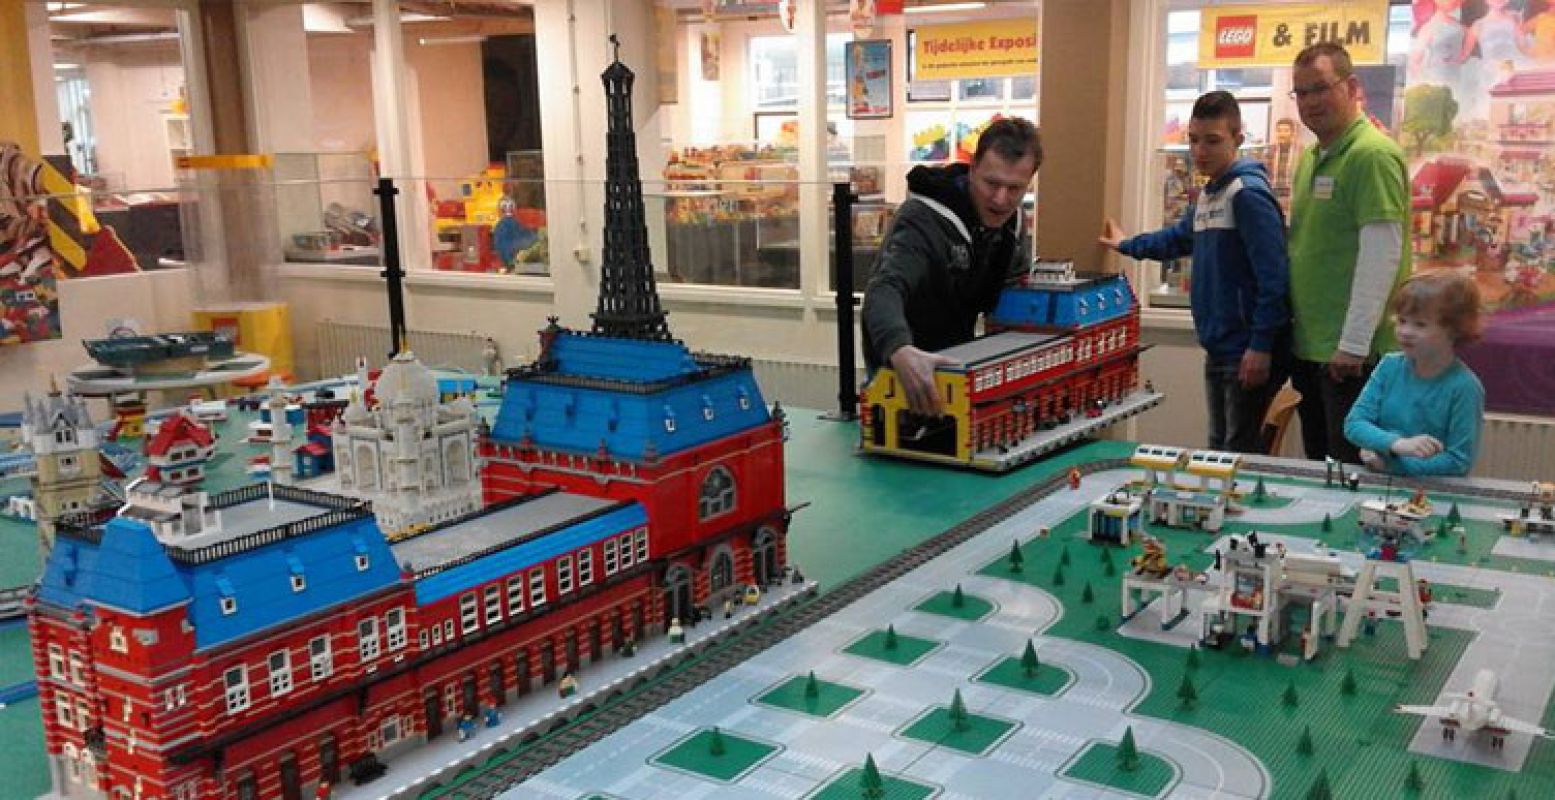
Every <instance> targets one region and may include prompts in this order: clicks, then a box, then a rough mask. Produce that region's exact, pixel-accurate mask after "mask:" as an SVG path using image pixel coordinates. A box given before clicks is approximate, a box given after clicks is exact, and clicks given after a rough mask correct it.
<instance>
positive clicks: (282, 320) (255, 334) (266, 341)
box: [193, 302, 296, 390]
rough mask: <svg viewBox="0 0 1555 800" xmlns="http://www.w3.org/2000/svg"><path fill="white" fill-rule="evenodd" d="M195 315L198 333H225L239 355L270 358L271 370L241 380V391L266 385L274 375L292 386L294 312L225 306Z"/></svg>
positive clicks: (275, 306) (259, 305)
mask: <svg viewBox="0 0 1555 800" xmlns="http://www.w3.org/2000/svg"><path fill="white" fill-rule="evenodd" d="M193 316H194V329H195V330H200V331H215V332H217V333H226V334H227V335H229V336H231V337H232V342H233V344H234V345H235V346H236V347H237V349H238V350H239V351H240V352H245V353H259V354H261V355H264V356H266V357H268V358H269V359H270V371H269V372H268V373H263V374H260V375H256V376H254V377H253V378H249V379H245V380H243V381H241V382H240V383H239V386H240V390H251V389H254V388H258V387H261V386H264V385H265V384H266V383H268V382H269V380H270V376H271V375H279V376H281V378H282V379H283V380H285V381H287V382H288V383H290V382H291V380H292V378H293V376H294V375H295V374H296V361H295V360H294V359H293V358H292V325H291V310H290V308H289V307H288V306H287V305H286V304H285V303H280V302H250V303H226V304H222V305H216V306H207V307H205V308H201V309H198V310H196V311H195V312H194V314H193Z"/></svg>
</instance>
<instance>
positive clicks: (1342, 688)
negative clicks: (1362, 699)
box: [1339, 669, 1355, 694]
mask: <svg viewBox="0 0 1555 800" xmlns="http://www.w3.org/2000/svg"><path fill="white" fill-rule="evenodd" d="M1339 693H1340V694H1355V670H1354V669H1346V670H1345V671H1344V680H1343V681H1340V683H1339Z"/></svg>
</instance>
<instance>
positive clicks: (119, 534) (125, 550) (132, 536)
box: [38, 517, 190, 614]
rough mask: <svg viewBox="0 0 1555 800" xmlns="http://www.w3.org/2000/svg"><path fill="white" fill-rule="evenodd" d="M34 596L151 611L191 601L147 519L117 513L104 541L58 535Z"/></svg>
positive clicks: (67, 604) (61, 602)
mask: <svg viewBox="0 0 1555 800" xmlns="http://www.w3.org/2000/svg"><path fill="white" fill-rule="evenodd" d="M38 599H39V600H41V601H43V602H46V603H52V604H55V605H58V606H61V607H64V608H72V609H73V608H76V607H77V606H79V605H80V604H81V603H82V601H91V602H92V603H95V604H97V605H103V606H109V607H112V608H115V609H118V610H121V611H130V612H134V613H137V614H149V613H152V612H155V611H159V610H162V609H165V608H168V607H170V606H174V605H177V604H179V603H185V602H188V601H189V599H190V598H189V587H188V584H187V583H186V582H185V581H184V580H183V579H182V576H180V575H179V574H178V570H177V568H176V567H174V566H173V562H172V560H171V559H169V558H168V557H167V552H166V551H164V550H163V549H162V544H161V543H160V542H158V541H157V538H156V536H155V535H153V534H152V533H151V528H149V527H147V526H146V524H145V523H143V522H139V521H136V520H133V519H129V518H126V517H115V518H113V519H111V520H109V521H108V524H107V525H106V526H104V528H103V539H102V544H99V545H93V544H90V543H87V542H81V541H78V540H76V539H72V538H69V537H63V536H61V537H58V538H57V539H56V540H55V544H54V549H53V551H52V552H50V553H49V560H48V563H46V564H44V565H43V579H42V580H41V582H40V583H39V586H38Z"/></svg>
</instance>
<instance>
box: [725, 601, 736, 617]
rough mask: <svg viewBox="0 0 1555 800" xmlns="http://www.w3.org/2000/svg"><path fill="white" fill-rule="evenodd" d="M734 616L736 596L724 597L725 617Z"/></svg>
mask: <svg viewBox="0 0 1555 800" xmlns="http://www.w3.org/2000/svg"><path fill="white" fill-rule="evenodd" d="M732 616H734V598H732V597H726V598H724V619H728V618H730V617H732Z"/></svg>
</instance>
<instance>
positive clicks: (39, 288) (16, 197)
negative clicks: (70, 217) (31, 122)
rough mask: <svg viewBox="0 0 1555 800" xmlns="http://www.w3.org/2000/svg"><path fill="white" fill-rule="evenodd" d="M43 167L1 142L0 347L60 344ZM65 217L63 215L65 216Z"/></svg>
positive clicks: (54, 257) (56, 258)
mask: <svg viewBox="0 0 1555 800" xmlns="http://www.w3.org/2000/svg"><path fill="white" fill-rule="evenodd" d="M46 170H47V167H46V166H45V165H44V164H42V163H40V162H38V161H34V160H33V159H31V158H28V157H27V156H26V154H24V153H23V152H22V150H21V148H20V147H18V146H17V145H16V144H15V143H13V142H0V345H6V344H29V343H32V342H40V341H46V340H50V339H58V338H60V329H59V295H58V293H57V292H56V287H55V280H56V276H57V272H56V270H57V268H58V265H59V262H60V259H59V254H58V253H57V252H56V251H55V249H54V247H53V245H52V244H51V242H50V239H51V230H50V227H51V221H50V220H51V214H52V213H53V212H54V211H55V210H54V209H51V208H50V206H52V205H61V204H58V203H50V202H46V201H43V200H41V199H39V198H40V197H41V196H43V195H47V194H49V193H50V188H49V186H48V184H47V177H48V175H47V173H46ZM67 213H68V212H67Z"/></svg>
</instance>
